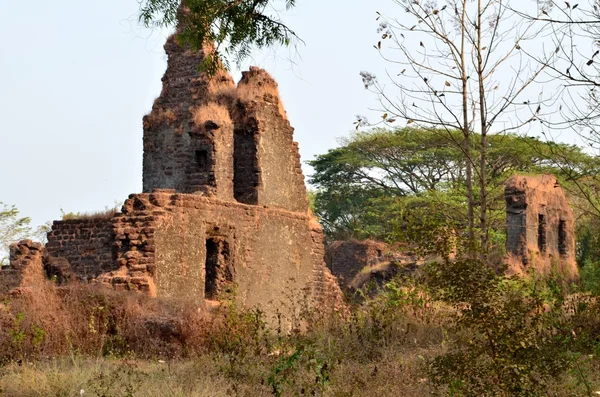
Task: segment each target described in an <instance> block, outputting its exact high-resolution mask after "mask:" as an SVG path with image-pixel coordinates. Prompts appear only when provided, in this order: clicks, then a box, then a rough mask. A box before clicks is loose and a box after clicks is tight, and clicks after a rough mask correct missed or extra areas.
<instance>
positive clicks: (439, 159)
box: [309, 128, 599, 252]
mask: <svg viewBox="0 0 600 397" xmlns="http://www.w3.org/2000/svg"><path fill="white" fill-rule="evenodd" d="M461 136H462V135H461V132H460V131H454V132H452V133H451V134H448V132H447V131H446V130H437V129H429V130H428V129H418V128H402V129H384V128H375V129H372V130H369V131H365V132H357V133H354V134H353V135H351V136H350V137H349V138H347V139H346V140H345V141H343V145H342V146H341V147H339V148H336V149H332V150H330V151H329V152H327V153H325V154H323V155H319V156H317V157H316V158H315V160H313V161H310V162H309V164H310V165H312V166H313V167H314V169H315V172H314V174H313V175H312V176H311V178H310V182H311V184H313V185H314V186H315V188H316V192H315V213H316V214H317V215H318V216H319V217H320V219H321V222H322V223H323V225H324V230H325V233H326V235H327V237H328V238H329V239H330V240H332V239H345V238H350V237H357V238H377V239H385V240H387V241H390V242H407V243H412V244H416V245H417V246H420V247H421V248H422V249H423V250H424V251H427V252H431V251H436V250H440V249H445V248H448V245H447V244H445V245H444V246H443V247H440V246H439V244H440V241H442V240H443V239H442V237H444V236H445V237H446V238H447V239H450V240H452V239H453V238H460V237H461V236H460V233H462V231H465V230H466V228H465V226H466V224H467V208H466V205H467V203H466V200H465V168H466V159H465V156H464V155H463V153H462V150H461V148H460V147H458V146H456V145H452V144H450V143H449V141H452V140H454V139H459V138H460V137H461ZM478 138H479V137H478V136H477V134H474V135H473V136H472V139H473V140H477V139H478ZM559 154H560V155H559ZM486 164H487V170H486V171H487V174H488V177H489V180H490V182H489V192H488V201H489V207H490V208H489V214H490V215H489V216H490V222H489V228H490V233H491V234H490V236H491V239H492V243H493V245H494V246H496V247H497V248H498V249H502V246H503V234H504V231H503V229H504V192H503V183H504V182H505V180H506V179H507V178H508V177H509V176H510V175H512V174H514V173H554V174H556V175H557V176H558V177H559V178H560V179H561V181H563V182H564V185H565V187H566V188H567V189H571V187H572V184H573V183H574V181H582V180H583V179H584V178H586V175H590V174H593V173H595V172H597V171H598V167H599V166H598V162H597V161H596V160H595V158H593V157H591V156H588V155H587V154H585V153H584V152H583V151H582V150H581V149H580V148H579V147H577V146H572V145H566V144H557V143H553V142H544V141H542V140H540V139H537V138H532V137H521V136H517V135H511V134H508V135H493V134H492V135H490V136H489V137H488V161H487V163H486ZM571 190H573V191H576V189H571ZM478 200H479V197H478V195H477V194H476V195H475V201H476V202H477V201H478Z"/></svg>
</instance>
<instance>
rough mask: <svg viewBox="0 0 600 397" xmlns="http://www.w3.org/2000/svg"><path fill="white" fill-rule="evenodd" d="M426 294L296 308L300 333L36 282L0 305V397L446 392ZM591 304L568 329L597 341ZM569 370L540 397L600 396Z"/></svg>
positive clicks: (438, 319) (440, 307)
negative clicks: (436, 367) (318, 309)
mask: <svg viewBox="0 0 600 397" xmlns="http://www.w3.org/2000/svg"><path fill="white" fill-rule="evenodd" d="M432 299H433V298H432V297H429V296H427V294H424V293H423V291H421V290H419V289H418V288H397V289H391V290H389V291H387V292H386V293H385V294H384V295H380V296H377V297H375V298H372V299H367V300H366V301H365V303H363V304H361V305H358V306H355V307H353V309H352V311H351V315H349V316H344V317H339V318H338V317H325V318H324V317H322V316H321V315H320V314H319V313H314V312H310V311H309V310H308V309H305V310H300V312H302V313H303V317H302V320H303V321H304V322H306V324H307V330H306V332H304V333H301V334H300V333H291V334H286V333H282V332H280V330H277V329H271V328H268V327H267V326H266V322H265V320H266V319H265V318H263V316H262V315H261V314H260V312H258V311H248V310H240V309H238V308H237V307H236V306H235V304H223V305H221V306H220V307H219V308H218V309H216V311H215V312H214V313H213V317H212V318H211V319H208V318H206V317H204V316H202V315H200V314H199V313H198V311H197V310H196V309H195V307H193V306H189V305H187V304H186V303H184V302H175V301H165V300H160V299H150V298H147V297H145V296H144V295H141V294H133V293H126V292H124V293H119V292H114V291H111V290H106V289H101V288H98V287H94V286H69V287H60V288H58V287H55V286H54V285H53V284H51V283H48V284H47V285H45V286H44V288H43V289H41V290H39V291H31V293H27V292H26V291H24V292H23V293H22V294H21V295H18V296H12V297H10V299H9V300H7V301H6V302H5V303H3V304H2V306H1V307H0V356H1V357H2V358H3V361H0V395H7V396H48V395H61V396H73V395H80V391H81V390H84V394H83V395H84V396H109V395H110V396H113V395H130V396H146V395H152V396H174V395H181V396H225V395H237V396H265V395H271V394H275V395H283V396H287V395H331V396H373V395H377V396H409V397H410V396H423V395H448V394H449V391H448V390H447V389H446V386H443V385H442V386H436V385H434V383H433V382H432V380H431V379H430V375H429V372H428V368H429V365H430V363H431V360H432V359H434V358H435V357H439V356H440V355H444V354H446V353H448V352H451V351H452V348H453V346H452V344H453V343H455V342H454V340H455V338H457V337H459V336H458V334H457V335H453V334H450V335H449V332H453V331H452V329H453V328H452V323H453V321H454V320H455V319H456V312H455V310H453V309H452V308H451V307H449V306H447V305H444V304H442V303H440V302H438V301H433V300H432ZM596 309H597V306H593V307H590V308H589V309H588V311H586V312H580V313H578V314H577V315H576V317H574V320H573V326H574V328H573V329H577V330H578V332H579V334H582V335H583V334H585V335H597V334H598V332H597V330H598V329H600V328H599V327H600V322H599V321H597V316H596V313H597V310H596ZM577 316H578V317H577ZM36 329H37V330H43V331H44V337H43V338H38V340H37V341H36ZM584 330H585V332H586V333H583V331H584ZM579 334H578V335H579ZM19 335H21V336H22V337H21V336H19ZM461 335H462V334H461ZM38 336H39V332H38ZM581 343H582V344H583V345H585V346H587V343H588V342H587V341H585V340H581ZM583 345H582V346H583ZM579 350H581V351H585V349H584V347H582V348H581V349H578V351H579ZM3 364H4V365H3ZM578 365H579V370H578V371H573V372H571V373H568V374H566V375H565V376H564V377H557V378H556V379H554V380H552V383H551V384H549V385H548V390H549V392H550V395H557V396H578V395H582V396H583V395H588V394H589V393H588V389H589V388H591V389H592V390H593V391H595V390H600V378H599V377H598V374H600V371H599V368H600V367H599V366H600V360H598V359H597V358H596V357H595V355H589V354H585V355H582V356H581V359H580V360H579V364H578ZM581 374H583V375H581ZM277 393H279V394H277ZM465 395H469V394H468V393H467V394H465Z"/></svg>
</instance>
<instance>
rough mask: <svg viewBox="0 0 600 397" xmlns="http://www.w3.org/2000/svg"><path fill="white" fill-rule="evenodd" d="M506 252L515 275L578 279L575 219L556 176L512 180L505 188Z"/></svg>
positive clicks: (516, 176)
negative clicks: (535, 274)
mask: <svg viewBox="0 0 600 397" xmlns="http://www.w3.org/2000/svg"><path fill="white" fill-rule="evenodd" d="M504 194H505V198H506V228H507V233H506V234H507V239H506V251H507V253H508V255H509V266H510V269H511V270H512V271H513V272H515V273H529V274H531V273H533V272H535V273H537V274H538V275H548V274H550V272H552V271H558V272H560V273H561V274H562V275H563V276H565V277H566V278H567V279H574V278H576V277H577V274H578V270H577V264H576V262H575V231H574V228H575V226H574V225H575V219H574V217H573V213H572V212H571V207H570V206H569V203H568V201H567V198H566V196H565V193H564V192H563V190H562V189H561V187H560V186H559V184H558V182H557V180H556V178H555V177H554V176H552V175H541V176H523V175H514V176H512V177H511V178H510V179H509V180H508V181H507V182H506V185H505V190H504Z"/></svg>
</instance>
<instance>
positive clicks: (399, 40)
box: [357, 0, 546, 256]
mask: <svg viewBox="0 0 600 397" xmlns="http://www.w3.org/2000/svg"><path fill="white" fill-rule="evenodd" d="M393 1H394V2H395V3H397V4H398V5H399V6H401V7H402V9H403V11H405V12H404V13H403V16H402V19H399V18H398V19H397V18H391V17H386V16H384V15H379V16H378V20H379V21H380V25H379V28H378V31H379V33H380V34H381V41H379V42H378V43H377V45H376V48H377V49H378V50H379V51H380V53H381V54H382V56H383V58H384V59H385V60H386V61H387V62H389V63H390V65H391V67H390V69H391V70H388V72H387V76H388V77H389V78H390V80H391V82H392V88H393V89H396V90H395V91H394V92H391V90H390V87H389V86H387V85H386V84H385V83H382V82H381V81H380V80H379V79H378V78H377V77H376V76H374V75H373V74H371V73H368V72H362V73H361V75H362V78H363V82H364V84H365V87H366V88H368V89H371V90H372V91H374V92H375V93H376V94H377V95H378V97H379V99H380V103H381V105H382V108H381V110H382V113H383V115H382V122H383V123H386V124H393V123H396V122H397V121H398V120H399V119H400V120H404V121H406V123H407V125H416V126H418V127H419V128H421V129H430V130H432V131H437V132H439V133H443V134H445V135H446V137H447V138H449V140H450V141H451V142H452V144H453V145H454V146H456V147H458V148H459V149H460V151H461V156H462V157H463V159H464V164H465V181H464V183H465V185H466V190H465V195H466V201H467V230H468V236H467V239H468V241H469V245H470V247H471V248H470V251H472V252H473V251H475V250H476V248H477V247H476V245H477V244H476V233H478V234H479V239H478V241H479V246H480V248H481V251H482V252H483V254H484V256H485V254H486V252H487V251H488V237H489V236H488V234H487V231H488V230H489V229H488V222H489V220H488V210H489V205H488V200H489V195H490V192H489V189H488V183H489V180H490V175H488V173H487V171H488V160H489V159H488V156H489V153H488V147H489V142H488V139H489V135H490V134H492V133H494V134H497V135H499V134H504V133H509V132H521V131H522V130H523V129H524V128H526V127H528V126H529V125H530V124H531V123H532V122H534V121H536V120H537V119H538V117H539V116H540V114H541V113H542V109H543V107H542V105H543V103H544V99H546V98H544V97H543V96H542V97H539V96H538V95H537V93H536V95H535V98H536V99H532V93H531V90H532V89H533V88H534V87H535V82H536V79H537V78H538V77H539V76H540V74H541V73H542V71H543V70H544V69H545V65H540V64H537V63H535V62H533V61H532V60H530V59H529V58H528V57H527V55H525V54H524V53H523V51H522V48H523V47H526V46H539V41H538V40H539V38H540V37H541V36H540V35H541V34H542V33H543V31H544V28H545V25H543V24H542V25H539V24H538V23H537V21H532V20H526V19H525V18H523V17H521V16H520V15H519V14H518V13H516V12H514V11H513V10H512V9H511V8H509V7H508V3H510V1H509V0H506V1H503V0H487V1H483V0H477V1H476V2H472V1H468V0H448V1H445V2H443V5H442V4H438V2H435V1H417V0H393ZM534 39H535V40H534ZM386 42H391V43H392V44H391V45H389V46H386ZM387 50H389V51H387ZM388 54H389V55H388ZM507 76H508V77H509V78H508V79H507V78H506V77H507ZM508 113H510V114H511V117H510V118H509V117H507V114H508ZM364 121H365V120H364V119H359V120H358V122H357V123H358V125H361V124H364ZM456 131H460V132H461V136H460V137H457V136H456V135H455V132H456ZM475 139H477V141H476V140H475ZM474 149H476V150H474ZM477 210H478V213H479V215H478V218H479V222H476V215H475V212H476V211H477Z"/></svg>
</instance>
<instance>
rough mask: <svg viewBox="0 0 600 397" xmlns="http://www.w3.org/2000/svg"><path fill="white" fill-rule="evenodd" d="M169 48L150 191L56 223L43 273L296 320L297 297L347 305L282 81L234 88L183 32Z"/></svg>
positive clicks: (250, 74) (147, 150)
mask: <svg viewBox="0 0 600 397" xmlns="http://www.w3.org/2000/svg"><path fill="white" fill-rule="evenodd" d="M165 50H166V52H167V55H168V65H167V70H166V72H165V75H164V77H163V79H162V81H163V89H162V92H161V94H160V96H159V97H158V98H157V99H156V100H155V102H154V104H153V107H152V111H151V112H150V113H149V114H148V115H147V116H145V117H144V120H143V128H144V136H143V141H144V158H143V192H142V193H140V194H132V195H130V196H129V198H128V199H127V200H126V201H125V204H124V205H123V208H122V210H121V212H119V213H116V214H114V215H113V214H111V215H110V216H107V217H93V218H92V219H89V218H88V219H71V220H63V221H56V222H54V224H53V227H52V231H51V232H50V233H49V234H48V244H47V245H46V248H45V251H44V259H43V262H44V266H45V270H46V273H47V274H48V275H51V274H52V275H54V276H58V279H59V280H66V281H65V282H67V281H69V280H71V281H72V280H79V281H80V282H94V283H101V284H104V285H108V286H110V287H111V288H114V289H118V290H137V291H142V292H145V293H147V294H149V295H152V296H160V297H165V298H174V299H183V300H188V301H192V302H197V303H198V304H200V305H201V304H202V303H203V302H204V303H206V301H207V300H208V301H219V300H221V299H224V298H228V297H231V296H232V295H235V296H236V299H238V301H239V302H240V303H241V304H243V305H245V306H248V307H253V306H259V307H260V308H261V309H262V310H264V311H265V312H266V313H267V315H270V316H274V315H275V313H281V314H283V315H284V316H287V317H288V318H289V317H290V316H291V315H293V313H291V312H290V311H291V310H296V309H298V306H297V305H296V304H295V303H297V301H298V300H303V301H305V302H309V304H310V305H312V306H313V307H317V306H319V307H324V306H329V307H332V306H333V305H334V304H339V303H340V302H341V291H340V290H339V287H338V285H337V282H336V281H335V278H334V277H333V276H332V275H331V274H330V273H329V271H328V270H327V268H326V266H325V264H324V260H323V256H324V248H323V235H322V231H321V227H320V225H319V223H318V222H317V221H316V219H315V218H314V217H313V216H312V215H311V214H310V212H309V209H308V201H307V197H306V187H305V185H304V176H303V174H302V170H301V164H300V156H299V152H298V145H297V144H296V143H295V142H294V140H293V131H294V130H293V128H292V127H291V125H290V123H289V121H288V119H287V117H286V113H285V110H284V109H283V105H282V103H281V100H280V98H279V93H278V90H277V84H276V82H275V81H274V80H273V78H272V77H271V76H269V75H268V74H267V73H266V72H265V71H264V70H262V69H259V68H251V69H250V70H249V71H246V72H244V73H243V77H242V79H241V81H240V82H239V83H238V84H237V86H236V85H235V84H234V82H233V79H232V78H231V76H230V75H229V74H228V73H226V72H224V71H220V72H218V73H217V74H216V75H214V76H208V75H206V74H205V73H203V72H201V71H200V68H199V66H200V63H201V62H202V60H203V59H204V57H205V53H206V52H207V51H210V48H205V49H203V50H200V51H192V50H191V49H189V48H186V47H183V46H181V45H179V44H178V42H177V40H176V38H175V37H174V36H173V37H170V38H169V39H168V40H167V43H166V44H165ZM18 259H19V258H15V264H16V261H17V260H18ZM294 301H295V302H294ZM292 307H296V309H292Z"/></svg>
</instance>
